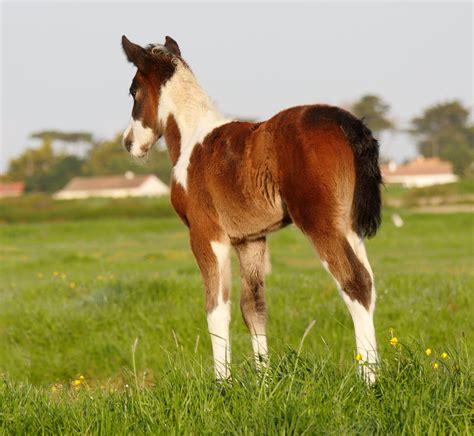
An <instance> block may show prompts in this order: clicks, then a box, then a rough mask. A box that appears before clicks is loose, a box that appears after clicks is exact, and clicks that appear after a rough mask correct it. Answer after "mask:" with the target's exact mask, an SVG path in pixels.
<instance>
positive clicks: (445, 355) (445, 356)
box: [441, 353, 449, 359]
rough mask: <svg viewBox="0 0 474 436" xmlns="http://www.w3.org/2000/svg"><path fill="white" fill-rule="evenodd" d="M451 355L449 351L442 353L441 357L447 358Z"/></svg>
mask: <svg viewBox="0 0 474 436" xmlns="http://www.w3.org/2000/svg"><path fill="white" fill-rule="evenodd" d="M448 357H449V356H448V353H441V358H442V359H447V358H448Z"/></svg>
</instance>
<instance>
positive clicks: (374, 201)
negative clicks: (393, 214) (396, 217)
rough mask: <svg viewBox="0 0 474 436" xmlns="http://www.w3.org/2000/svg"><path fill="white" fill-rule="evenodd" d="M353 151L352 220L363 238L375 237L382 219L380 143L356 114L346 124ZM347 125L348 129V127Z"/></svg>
mask: <svg viewBox="0 0 474 436" xmlns="http://www.w3.org/2000/svg"><path fill="white" fill-rule="evenodd" d="M342 127H343V128H344V130H345V131H346V135H347V137H348V139H349V142H350V144H351V146H352V150H353V151H354V162H355V172H356V184H355V190H354V198H353V200H352V222H353V226H354V231H355V232H356V233H357V234H358V235H359V236H360V237H368V238H370V237H372V236H374V235H375V234H376V233H377V230H378V228H379V227H380V222H381V221H382V217H381V209H382V201H381V194H380V188H381V185H382V175H381V173H380V167H379V143H378V142H377V140H376V139H375V138H374V137H373V136H372V132H371V131H370V130H369V129H368V128H367V127H366V126H365V125H364V123H363V121H361V120H359V119H357V118H355V117H353V118H352V120H351V122H348V123H345V124H344V125H343V126H342ZM346 127H348V129H347V130H346Z"/></svg>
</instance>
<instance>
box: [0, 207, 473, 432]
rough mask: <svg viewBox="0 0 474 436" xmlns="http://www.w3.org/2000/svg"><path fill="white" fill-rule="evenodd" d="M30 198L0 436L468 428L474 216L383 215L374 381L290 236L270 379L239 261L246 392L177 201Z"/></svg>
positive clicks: (16, 260) (277, 263) (340, 314)
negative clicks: (257, 363) (259, 357)
mask: <svg viewBox="0 0 474 436" xmlns="http://www.w3.org/2000/svg"><path fill="white" fill-rule="evenodd" d="M28 201H30V203H31V201H32V200H31V199H30V200H28ZM28 201H26V200H21V201H20V200H18V201H17V202H16V203H15V202H13V201H10V202H4V203H1V204H0V221H2V222H3V223H4V224H2V225H0V246H1V252H0V265H1V276H0V350H1V351H0V432H1V433H4V434H32V433H47V434H49V433H54V434H62V433H65V434H70V433H81V434H84V433H85V434H114V435H116V434H143V433H147V432H152V433H156V434H164V433H171V434H181V433H193V434H201V433H203V434H210V433H230V434H262V433H263V434H274V433H278V434H286V433H296V434H303V433H308V434H352V433H357V434H445V433H448V434H466V435H467V434H472V432H473V425H472V423H473V371H472V369H473V367H472V362H471V359H472V357H471V356H472V353H473V351H474V339H473V328H474V318H473V315H472V313H473V303H472V290H473V287H474V277H473V221H472V216H471V215H469V214H466V213H452V214H443V215H440V214H439V215H438V214H421V213H414V212H413V211H410V210H402V212H401V215H402V217H403V219H404V221H405V224H404V226H403V227H401V228H396V227H395V226H394V225H393V224H392V223H391V220H390V218H389V215H390V213H391V212H390V211H387V212H386V213H385V215H384V222H383V225H382V228H381V230H380V233H379V234H378V235H377V237H376V238H374V239H372V240H370V241H368V243H367V249H368V253H369V258H370V260H371V263H372V267H373V270H374V272H375V277H376V286H377V290H378V300H377V310H376V317H375V323H376V329H377V334H378V342H379V347H380V353H381V366H380V371H379V372H380V374H379V378H378V382H377V384H376V385H374V386H372V387H367V386H366V385H365V384H364V383H363V382H362V381H361V380H360V379H359V378H358V377H357V375H356V367H357V361H356V360H355V347H354V337H353V328H352V322H351V320H350V317H349V313H348V311H347V310H346V308H345V306H344V304H343V302H342V300H341V299H340V297H339V295H338V292H337V290H336V288H335V285H334V283H333V281H332V279H331V278H330V277H329V276H328V275H327V273H326V272H325V271H324V270H323V268H322V267H321V265H320V263H319V261H318V259H317V257H316V255H315V253H314V252H313V250H312V248H311V247H310V245H309V244H308V243H307V241H306V240H305V238H304V236H303V235H302V234H301V233H300V232H298V231H297V229H295V228H294V227H289V228H287V229H285V230H283V231H280V232H279V233H275V234H273V235H271V236H270V237H269V243H270V250H271V256H272V265H273V271H272V273H271V274H270V275H269V276H268V277H267V302H268V312H269V323H268V335H269V345H270V348H271V361H270V367H269V368H268V370H267V371H266V372H264V373H263V374H261V375H257V374H256V373H255V371H254V370H253V366H252V363H253V362H252V360H253V359H252V353H251V345H250V338H249V335H248V333H247V331H246V328H245V326H244V324H243V321H242V319H241V316H240V313H239V304H238V297H239V281H238V268H237V264H236V262H235V258H234V259H233V272H234V280H233V288H232V290H233V296H232V300H233V308H232V316H233V319H232V324H231V331H232V341H233V343H232V345H233V380H232V382H231V383H226V384H223V385H218V384H216V383H215V382H214V380H213V371H212V359H211V351H210V340H209V337H208V334H207V327H206V319H205V313H204V298H203V291H202V284H201V279H200V275H199V272H198V269H197V266H196V265H195V262H194V259H193V257H192V255H191V251H190V249H189V247H188V245H189V244H188V236H187V230H186V229H185V227H184V226H183V225H182V224H181V222H179V221H178V219H177V218H175V217H174V215H173V213H172V211H171V209H170V206H169V205H168V201H169V200H167V199H164V200H159V201H157V200H140V201H138V200H133V201H130V202H127V201H124V202H123V203H120V201H116V203H114V206H113V207H111V206H110V204H109V206H107V204H104V201H101V200H98V201H89V202H72V203H63V205H60V206H56V205H53V203H51V204H49V203H48V204H49V206H47V205H46V206H45V207H44V208H43V209H42V208H41V207H37V206H36V209H37V214H36V217H35V218H33V215H34V214H32V213H31V210H30V212H28V211H27V212H25V210H23V212H22V208H25V207H26V208H28V207H30V208H31V204H29V203H28ZM34 201H43V202H44V201H47V200H45V199H43V200H41V198H40V199H38V198H36V200H34ZM21 202H23V203H21ZM25 202H26V203H28V204H27V205H26V206H25V204H26V203H25ZM35 204H37V203H35ZM58 204H60V203H58ZM67 204H68V205H67ZM47 207H50V208H53V209H54V210H53V209H51V210H52V211H53V212H51V210H50V211H49V212H48V213H46V212H44V211H45V210H47ZM61 208H63V209H61ZM71 208H72V209H74V210H75V212H74V211H72V212H71ZM59 209H61V210H60V211H59V212H58V211H57V210H59ZM66 209H67V210H66ZM91 209H94V210H93V211H91ZM78 211H79V212H78ZM21 217H23V219H22V218H21ZM22 221H23V222H22ZM313 320H314V321H315V324H314V326H313V327H312V328H311V329H310V330H309V331H308V332H307V335H306V336H305V338H304V341H303V335H304V332H305V330H306V329H307V327H308V325H309V324H310V323H311V322H312V321H313Z"/></svg>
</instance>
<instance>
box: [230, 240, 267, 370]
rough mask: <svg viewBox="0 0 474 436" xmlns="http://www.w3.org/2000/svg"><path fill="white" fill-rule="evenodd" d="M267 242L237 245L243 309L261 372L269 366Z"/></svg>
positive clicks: (241, 305) (249, 242)
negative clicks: (266, 275) (266, 274)
mask: <svg viewBox="0 0 474 436" xmlns="http://www.w3.org/2000/svg"><path fill="white" fill-rule="evenodd" d="M266 245H267V244H266V240H265V238H261V239H257V240H255V241H245V242H242V243H240V244H236V245H234V247H235V250H236V252H237V255H238V257H239V262H240V279H241V284H242V289H241V294H240V309H241V311H242V316H243V318H244V321H245V324H246V325H247V327H248V329H249V331H250V335H251V338H252V347H253V352H254V355H255V361H256V364H257V369H261V367H262V366H265V365H266V363H267V358H268V347H267V336H266V331H265V327H266V321H267V309H266V304H265V253H266V252H267V247H266Z"/></svg>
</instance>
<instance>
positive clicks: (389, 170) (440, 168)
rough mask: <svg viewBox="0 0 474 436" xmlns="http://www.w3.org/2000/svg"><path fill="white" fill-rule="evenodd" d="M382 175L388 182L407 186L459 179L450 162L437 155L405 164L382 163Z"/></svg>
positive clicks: (434, 183)
mask: <svg viewBox="0 0 474 436" xmlns="http://www.w3.org/2000/svg"><path fill="white" fill-rule="evenodd" d="M381 170H382V176H383V180H384V182H385V183H386V184H388V185H390V184H401V185H403V186H406V187H407V188H414V187H422V186H432V185H441V184H445V183H453V182H456V181H457V180H458V176H456V175H455V174H454V172H453V165H452V164H451V163H450V162H447V161H444V160H441V159H439V158H437V157H431V158H423V157H419V158H417V159H415V160H412V161H410V162H408V163H406V164H403V165H397V164H396V163H395V162H390V163H389V164H388V165H382V167H381Z"/></svg>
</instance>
